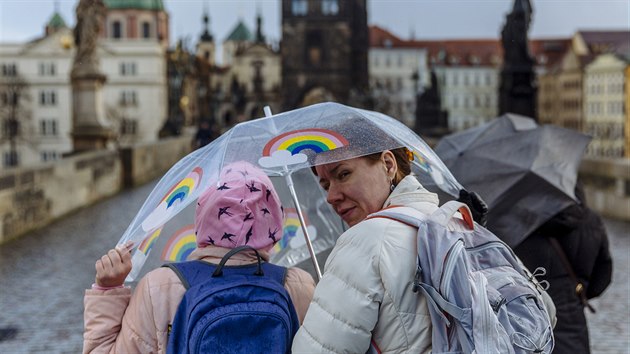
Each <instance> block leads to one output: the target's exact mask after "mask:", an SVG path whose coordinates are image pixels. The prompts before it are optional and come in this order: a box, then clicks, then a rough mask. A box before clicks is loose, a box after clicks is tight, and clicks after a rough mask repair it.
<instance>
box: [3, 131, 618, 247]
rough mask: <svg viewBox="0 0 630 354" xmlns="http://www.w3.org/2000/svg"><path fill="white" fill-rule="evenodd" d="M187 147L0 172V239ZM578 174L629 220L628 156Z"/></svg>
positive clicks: (134, 177) (607, 207) (185, 140)
mask: <svg viewBox="0 0 630 354" xmlns="http://www.w3.org/2000/svg"><path fill="white" fill-rule="evenodd" d="M190 151H191V138H190V137H180V138H172V139H165V140H161V141H159V142H157V143H153V144H144V145H136V146H132V147H127V148H122V149H121V150H120V151H95V152H88V153H83V154H79V155H75V156H71V157H68V158H64V159H62V160H60V161H57V162H55V163H48V164H44V165H41V166H37V167H28V168H26V167H25V168H15V169H9V170H3V171H0V243H2V242H4V241H7V240H9V239H11V238H14V237H17V236H19V235H22V234H24V233H26V232H28V231H29V230H33V229H35V228H38V227H42V226H45V225H47V224H48V223H50V222H51V221H53V220H55V219H58V218H60V217H62V216H64V215H66V214H68V213H70V212H72V211H74V210H76V209H78V208H81V207H84V206H86V205H90V204H93V203H96V202H98V201H99V200H101V199H103V198H106V197H108V196H111V195H114V194H116V193H119V192H120V191H122V190H123V189H124V188H127V187H133V186H137V185H140V184H143V183H145V182H148V181H151V180H153V179H155V178H157V177H159V176H161V175H163V174H164V172H165V171H166V170H168V168H170V167H171V166H172V165H173V164H174V163H175V162H177V161H178V160H179V159H180V158H182V157H183V156H184V155H186V154H187V153H189V152H190ZM580 177H581V179H582V181H583V183H584V190H585V194H586V198H587V201H588V203H589V205H590V206H591V207H592V208H593V209H595V210H596V211H598V212H599V213H600V214H602V215H603V216H606V217H610V218H615V219H622V220H626V221H630V159H618V160H590V159H585V160H584V161H583V162H582V165H581V167H580Z"/></svg>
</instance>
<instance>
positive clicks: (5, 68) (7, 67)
mask: <svg viewBox="0 0 630 354" xmlns="http://www.w3.org/2000/svg"><path fill="white" fill-rule="evenodd" d="M16 75H17V65H15V64H13V63H11V64H2V76H16Z"/></svg>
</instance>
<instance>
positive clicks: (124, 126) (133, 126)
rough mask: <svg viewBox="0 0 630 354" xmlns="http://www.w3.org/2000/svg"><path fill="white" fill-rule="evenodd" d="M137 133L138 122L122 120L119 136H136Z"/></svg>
mask: <svg viewBox="0 0 630 354" xmlns="http://www.w3.org/2000/svg"><path fill="white" fill-rule="evenodd" d="M137 131H138V121H137V120H135V119H127V118H123V120H122V121H121V122H120V134H122V135H136V132H137Z"/></svg>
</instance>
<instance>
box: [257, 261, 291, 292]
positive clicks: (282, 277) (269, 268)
mask: <svg viewBox="0 0 630 354" xmlns="http://www.w3.org/2000/svg"><path fill="white" fill-rule="evenodd" d="M262 267H263V271H264V273H265V276H268V277H269V278H271V279H273V280H274V281H275V282H276V283H278V284H280V285H282V286H284V283H285V282H286V280H287V271H288V269H287V268H286V267H282V266H279V265H275V264H271V263H267V262H265V263H263V264H262Z"/></svg>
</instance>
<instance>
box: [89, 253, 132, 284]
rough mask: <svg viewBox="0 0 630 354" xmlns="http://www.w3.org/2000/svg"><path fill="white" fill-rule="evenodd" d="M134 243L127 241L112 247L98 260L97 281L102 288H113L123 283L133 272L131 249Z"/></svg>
mask: <svg viewBox="0 0 630 354" xmlns="http://www.w3.org/2000/svg"><path fill="white" fill-rule="evenodd" d="M132 249H133V243H131V242H127V243H125V244H124V245H118V246H116V248H114V249H111V250H109V251H108V252H107V254H105V255H103V257H101V259H99V260H97V261H96V265H95V267H96V278H95V283H96V285H98V286H99V287H102V288H112V287H117V286H120V285H123V284H124V282H125V278H126V277H127V275H128V274H129V272H131V250H132Z"/></svg>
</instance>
